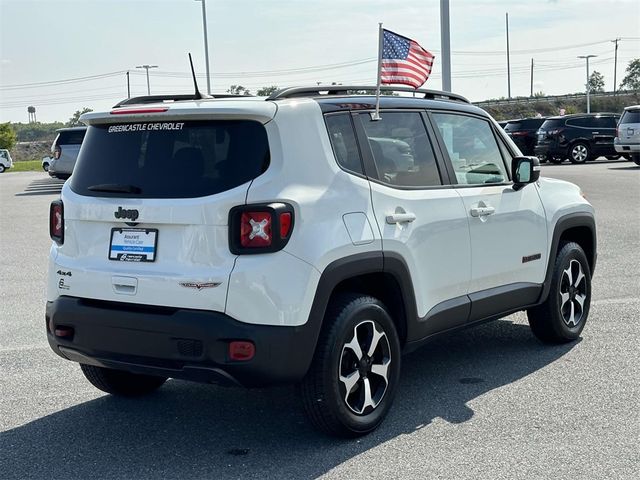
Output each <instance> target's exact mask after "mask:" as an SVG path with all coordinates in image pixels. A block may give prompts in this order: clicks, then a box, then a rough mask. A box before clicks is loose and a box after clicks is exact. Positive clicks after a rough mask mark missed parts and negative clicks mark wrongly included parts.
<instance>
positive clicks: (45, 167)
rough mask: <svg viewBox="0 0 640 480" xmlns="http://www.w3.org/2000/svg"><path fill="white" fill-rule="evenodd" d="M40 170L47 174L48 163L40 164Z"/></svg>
mask: <svg viewBox="0 0 640 480" xmlns="http://www.w3.org/2000/svg"><path fill="white" fill-rule="evenodd" d="M42 169H43V170H44V171H45V172H48V171H49V164H48V163H43V164H42Z"/></svg>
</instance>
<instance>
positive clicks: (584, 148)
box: [569, 142, 591, 163]
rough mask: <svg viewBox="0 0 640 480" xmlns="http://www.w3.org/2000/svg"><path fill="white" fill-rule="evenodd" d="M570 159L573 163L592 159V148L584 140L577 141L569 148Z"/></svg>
mask: <svg viewBox="0 0 640 480" xmlns="http://www.w3.org/2000/svg"><path fill="white" fill-rule="evenodd" d="M569 160H570V161H571V163H584V162H586V161H587V160H591V149H590V148H589V145H587V144H586V143H584V142H578V143H575V144H574V145H573V146H572V147H571V149H570V150H569Z"/></svg>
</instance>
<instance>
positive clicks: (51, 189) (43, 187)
mask: <svg viewBox="0 0 640 480" xmlns="http://www.w3.org/2000/svg"><path fill="white" fill-rule="evenodd" d="M64 182H65V180H59V179H57V178H43V179H40V180H34V181H33V182H31V183H30V184H29V185H27V187H26V188H25V189H24V192H20V193H16V195H15V196H16V197H25V196H31V195H55V194H60V191H61V190H62V186H63V185H64Z"/></svg>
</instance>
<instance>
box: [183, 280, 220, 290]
mask: <svg viewBox="0 0 640 480" xmlns="http://www.w3.org/2000/svg"><path fill="white" fill-rule="evenodd" d="M219 285H220V282H204V283H198V282H180V286H181V287H186V288H195V289H197V290H202V289H203V288H215V287H217V286H219Z"/></svg>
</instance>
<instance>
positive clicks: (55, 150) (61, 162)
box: [43, 127, 87, 179]
mask: <svg viewBox="0 0 640 480" xmlns="http://www.w3.org/2000/svg"><path fill="white" fill-rule="evenodd" d="M86 132H87V127H70V128H61V129H59V130H56V133H57V135H56V138H55V140H54V141H53V144H52V145H51V154H52V157H53V159H52V160H51V162H50V163H49V169H48V172H49V175H50V176H52V177H56V178H62V179H66V178H69V177H70V176H71V174H72V173H73V167H74V166H75V164H76V159H77V158H78V152H80V146H81V145H82V141H83V140H84V134H85V133H86ZM43 168H44V167H43Z"/></svg>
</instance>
